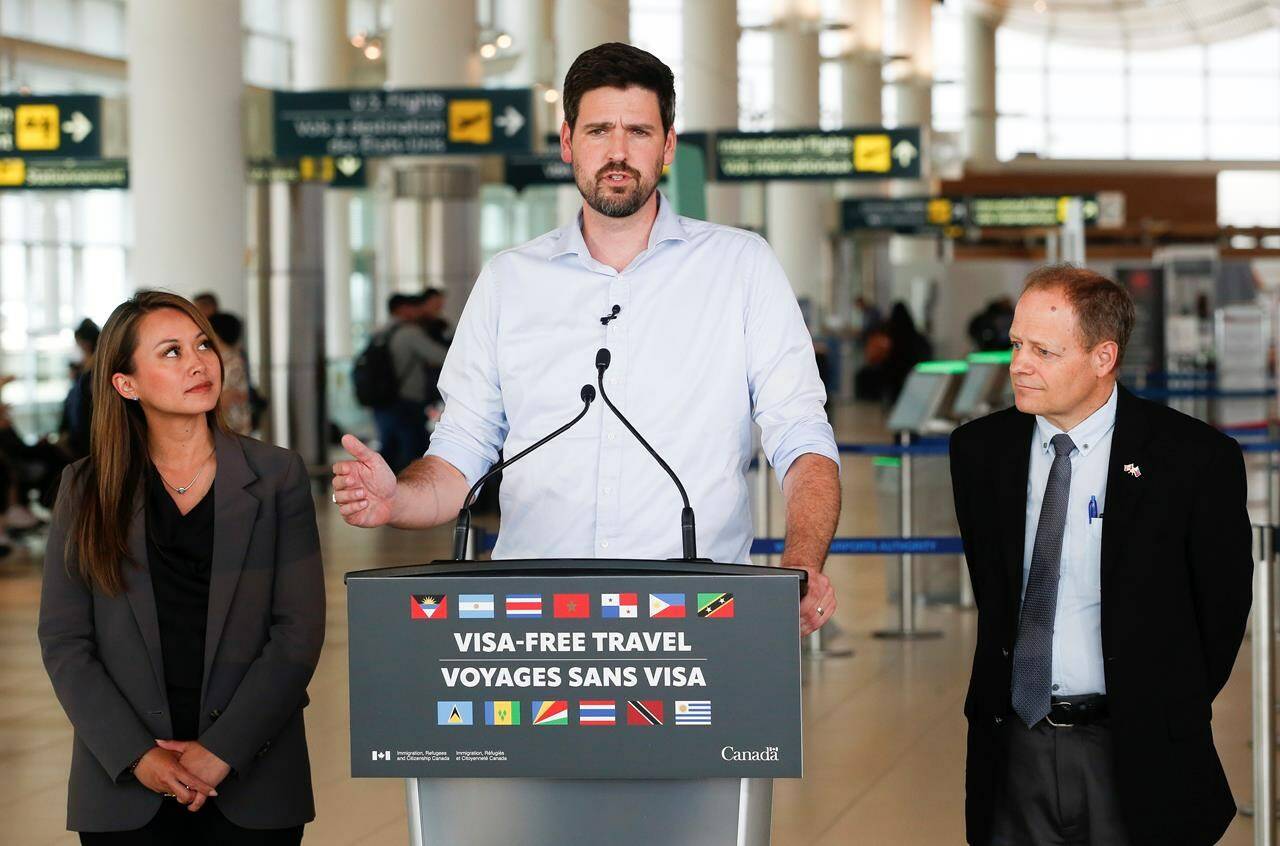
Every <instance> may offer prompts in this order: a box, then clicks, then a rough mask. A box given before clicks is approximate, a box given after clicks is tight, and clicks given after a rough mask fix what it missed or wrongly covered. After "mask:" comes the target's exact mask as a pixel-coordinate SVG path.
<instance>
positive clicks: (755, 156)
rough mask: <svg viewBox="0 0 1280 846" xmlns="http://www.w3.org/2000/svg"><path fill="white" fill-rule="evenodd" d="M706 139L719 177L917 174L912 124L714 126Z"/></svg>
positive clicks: (747, 179) (909, 176)
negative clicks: (758, 129)
mask: <svg viewBox="0 0 1280 846" xmlns="http://www.w3.org/2000/svg"><path fill="white" fill-rule="evenodd" d="M710 143H711V145H712V153H713V155H712V158H713V160H714V162H715V178H716V179H717V180H720V181H723V182H750V181H760V180H774V179H811V180H843V179H859V180H860V179H919V178H920V157H921V155H922V150H921V147H920V130H919V129H918V128H913V127H908V128H902V129H885V128H883V127H868V128H863V129H839V130H835V131H831V132H823V131H821V130H817V129H812V130H809V129H797V130H786V131H777V132H716V133H714V134H713V135H712V136H711V142H710Z"/></svg>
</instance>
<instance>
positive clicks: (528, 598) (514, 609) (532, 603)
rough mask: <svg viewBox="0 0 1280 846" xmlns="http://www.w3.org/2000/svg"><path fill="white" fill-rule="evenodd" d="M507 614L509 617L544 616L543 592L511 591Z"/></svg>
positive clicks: (508, 596) (508, 595)
mask: <svg viewBox="0 0 1280 846" xmlns="http://www.w3.org/2000/svg"><path fill="white" fill-rule="evenodd" d="M507 616H508V617H526V618H533V617H541V616H542V594H539V593H509V594H507Z"/></svg>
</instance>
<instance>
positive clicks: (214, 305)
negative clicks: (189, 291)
mask: <svg viewBox="0 0 1280 846" xmlns="http://www.w3.org/2000/svg"><path fill="white" fill-rule="evenodd" d="M191 301H192V302H193V303H195V304H196V308H198V309H200V313H201V314H203V315H204V316H205V319H206V320H207V319H209V318H210V317H213V316H214V315H215V314H217V313H218V312H220V311H222V309H221V308H220V307H219V305H218V295H217V294H215V293H213V292H212V291H201V292H200V293H198V294H196V295H195V296H194V297H192V298H191Z"/></svg>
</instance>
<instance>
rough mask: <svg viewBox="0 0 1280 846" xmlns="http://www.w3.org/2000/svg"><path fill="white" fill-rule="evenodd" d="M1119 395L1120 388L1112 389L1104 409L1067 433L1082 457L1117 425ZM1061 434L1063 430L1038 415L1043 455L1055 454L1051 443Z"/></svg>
mask: <svg viewBox="0 0 1280 846" xmlns="http://www.w3.org/2000/svg"><path fill="white" fill-rule="evenodd" d="M1119 393H1120V391H1119V388H1118V387H1116V386H1113V387H1112V388H1111V397H1110V398H1109V399H1108V400H1107V401H1106V402H1105V403H1103V404H1102V407H1101V408H1099V409H1098V410H1097V411H1095V412H1094V413H1093V414H1090V415H1089V416H1088V417H1086V418H1085V419H1084V420H1081V421H1080V422H1079V423H1077V424H1076V425H1075V428H1073V429H1072V430H1071V431H1070V432H1067V433H1066V434H1068V435H1070V436H1071V442H1072V443H1073V444H1075V445H1076V449H1078V450H1080V454H1081V455H1088V454H1089V453H1090V452H1092V451H1093V448H1094V447H1096V446H1097V445H1098V441H1100V440H1102V438H1103V437H1104V436H1105V435H1106V434H1107V433H1108V432H1110V431H1111V429H1112V428H1113V427H1114V426H1115V425H1116V402H1117V399H1118V397H1119ZM1061 434H1063V432H1062V430H1061V429H1059V428H1058V427H1057V426H1055V425H1053V424H1052V423H1050V422H1049V421H1048V420H1046V419H1045V418H1043V417H1041V416H1040V415H1038V414H1037V415H1036V439H1037V443H1038V444H1039V445H1040V450H1041V451H1042V452H1043V453H1045V454H1046V455H1048V454H1050V453H1052V452H1053V444H1052V443H1051V441H1052V440H1053V437H1054V435H1061Z"/></svg>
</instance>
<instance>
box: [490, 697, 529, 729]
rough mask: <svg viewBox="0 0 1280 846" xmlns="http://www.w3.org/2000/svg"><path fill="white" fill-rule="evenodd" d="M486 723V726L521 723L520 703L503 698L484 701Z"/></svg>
mask: <svg viewBox="0 0 1280 846" xmlns="http://www.w3.org/2000/svg"><path fill="white" fill-rule="evenodd" d="M484 724H485V725H486V726H518V725H520V703H519V702H511V701H503V700H499V701H495V702H486V703H484Z"/></svg>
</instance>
